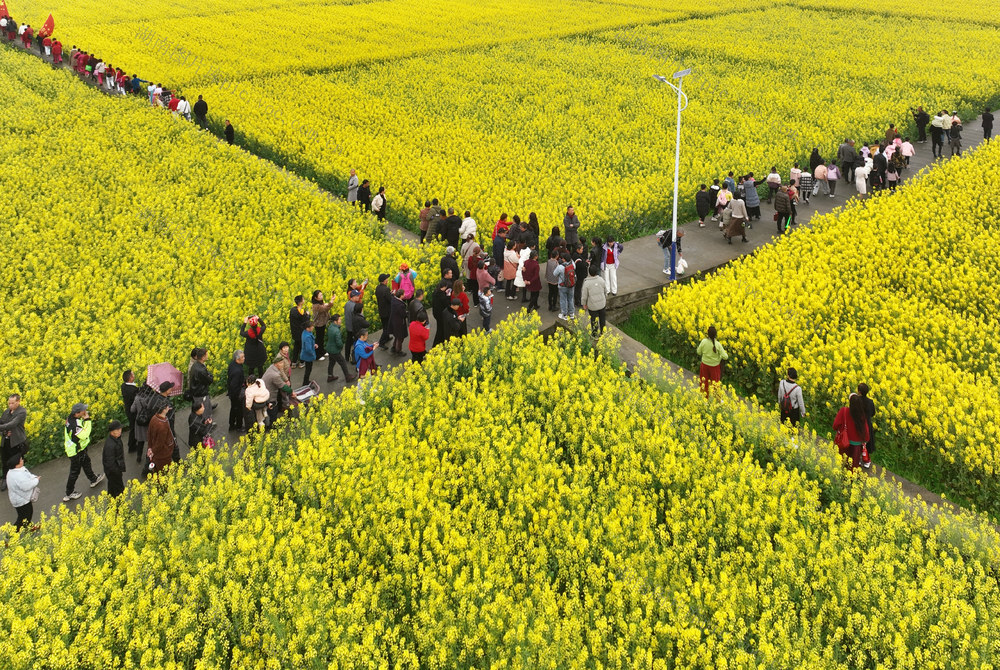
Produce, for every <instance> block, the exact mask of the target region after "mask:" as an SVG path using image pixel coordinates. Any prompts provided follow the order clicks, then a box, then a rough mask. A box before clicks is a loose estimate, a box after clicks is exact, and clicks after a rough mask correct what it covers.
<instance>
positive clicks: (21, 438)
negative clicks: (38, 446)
mask: <svg viewBox="0 0 1000 670" xmlns="http://www.w3.org/2000/svg"><path fill="white" fill-rule="evenodd" d="M27 418H28V412H27V411H26V410H25V409H24V408H23V407H21V396H20V395H18V394H17V393H12V394H11V395H10V397H8V398H7V409H5V410H4V412H3V414H2V415H0V438H2V444H3V449H2V450H0V456H2V457H3V477H2V478H0V491H6V490H7V470H9V469H10V468H9V467H8V466H9V465H10V461H12V460H13V459H14V456H18V455H19V456H24V454H25V453H26V452H27V451H28V437H27V435H26V434H25V432H24V422H25V420H26V419H27Z"/></svg>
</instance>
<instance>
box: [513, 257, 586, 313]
mask: <svg viewBox="0 0 1000 670" xmlns="http://www.w3.org/2000/svg"><path fill="white" fill-rule="evenodd" d="M571 257H572V259H573V265H574V270H576V273H575V276H576V285H574V286H573V300H574V303H573V305H574V313H575V311H576V310H577V309H582V308H583V282H584V280H585V279H586V278H587V268H588V266H589V264H588V263H587V252H586V250H585V249H584V245H583V242H577V243H576V249H575V250H574V251H573V253H572V254H571ZM525 298H527V290H525Z"/></svg>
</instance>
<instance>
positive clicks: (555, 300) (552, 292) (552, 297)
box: [549, 284, 559, 312]
mask: <svg viewBox="0 0 1000 670" xmlns="http://www.w3.org/2000/svg"><path fill="white" fill-rule="evenodd" d="M558 305H559V284H549V311H550V312H554V311H556V307H557V306H558Z"/></svg>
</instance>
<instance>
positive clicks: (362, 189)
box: [358, 179, 372, 212]
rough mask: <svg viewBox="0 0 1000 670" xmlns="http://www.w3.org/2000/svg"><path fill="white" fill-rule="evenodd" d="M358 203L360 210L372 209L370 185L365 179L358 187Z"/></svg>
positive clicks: (368, 210)
mask: <svg viewBox="0 0 1000 670" xmlns="http://www.w3.org/2000/svg"><path fill="white" fill-rule="evenodd" d="M358 205H360V207H361V211H362V212H370V211H372V186H371V182H369V181H368V180H367V179H365V180H364V181H363V182H361V186H359V187H358Z"/></svg>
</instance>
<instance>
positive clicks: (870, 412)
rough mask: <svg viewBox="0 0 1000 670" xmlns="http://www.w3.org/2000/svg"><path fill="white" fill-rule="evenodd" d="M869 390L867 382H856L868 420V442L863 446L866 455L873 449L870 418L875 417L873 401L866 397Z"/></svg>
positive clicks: (873, 433) (873, 442) (872, 425)
mask: <svg viewBox="0 0 1000 670" xmlns="http://www.w3.org/2000/svg"><path fill="white" fill-rule="evenodd" d="M870 391H871V389H870V388H868V384H865V383H864V382H861V383H860V384H858V395H860V396H861V399H862V401H863V406H864V408H865V419H866V420H867V422H868V443H867V444H865V447H866V448H867V449H868V455H869V456H871V454H872V452H873V451H875V426H874V424H872V419H874V418H875V402H874V401H873V400H872V399H871V398H869V397H868V393H869V392H870Z"/></svg>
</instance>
